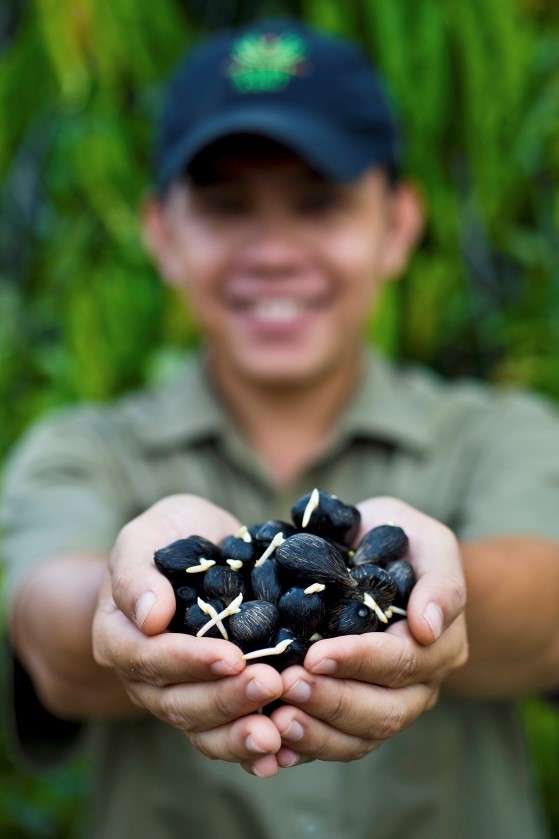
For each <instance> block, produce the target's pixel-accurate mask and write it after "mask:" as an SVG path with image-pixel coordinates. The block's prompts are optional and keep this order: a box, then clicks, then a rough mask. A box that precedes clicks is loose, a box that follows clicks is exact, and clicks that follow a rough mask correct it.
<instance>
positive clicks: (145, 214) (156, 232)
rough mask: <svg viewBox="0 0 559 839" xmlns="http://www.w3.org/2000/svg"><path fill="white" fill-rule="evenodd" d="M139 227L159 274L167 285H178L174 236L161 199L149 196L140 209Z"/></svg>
mask: <svg viewBox="0 0 559 839" xmlns="http://www.w3.org/2000/svg"><path fill="white" fill-rule="evenodd" d="M140 225H141V230H142V238H143V242H144V245H145V247H146V250H147V251H148V253H149V254H150V256H151V258H152V260H153V262H154V264H155V266H156V268H157V270H158V271H159V274H160V276H161V278H162V280H163V281H164V282H166V283H167V284H168V285H178V283H179V282H180V279H181V263H180V260H179V258H178V255H177V253H176V250H175V236H174V231H173V229H172V226H171V224H170V220H169V217H168V215H167V212H166V209H165V204H164V202H163V201H162V199H161V198H158V197H157V196H153V195H150V196H148V197H147V198H146V199H144V201H143V202H142V205H141V207H140Z"/></svg>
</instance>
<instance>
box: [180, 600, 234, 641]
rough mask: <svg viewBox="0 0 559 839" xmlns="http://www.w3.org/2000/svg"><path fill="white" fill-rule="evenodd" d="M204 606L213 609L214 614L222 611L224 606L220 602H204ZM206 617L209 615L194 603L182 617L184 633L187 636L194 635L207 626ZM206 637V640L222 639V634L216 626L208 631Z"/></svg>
mask: <svg viewBox="0 0 559 839" xmlns="http://www.w3.org/2000/svg"><path fill="white" fill-rule="evenodd" d="M202 602H204V601H202ZM206 605H209V606H210V607H211V608H212V609H214V611H215V612H216V614H217V613H219V612H221V611H223V608H224V606H225V604H224V603H223V601H222V600H210V601H206ZM208 617H209V613H208V612H207V611H203V610H202V608H201V607H200V605H199V603H194V604H193V605H192V606H189V608H188V609H187V610H186V614H185V616H184V631H185V632H186V633H187V635H196V634H197V633H198V632H199V630H200V629H202V627H203V626H205V625H206V624H207V622H208ZM207 636H208V638H222V637H223V634H222V633H221V632H220V630H219V629H218V627H217V626H214V627H212V628H211V629H210V630H209V631H208V633H207Z"/></svg>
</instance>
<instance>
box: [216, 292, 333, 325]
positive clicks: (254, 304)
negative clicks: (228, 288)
mask: <svg viewBox="0 0 559 839" xmlns="http://www.w3.org/2000/svg"><path fill="white" fill-rule="evenodd" d="M326 303H327V296H326V295H320V296H315V297H312V298H308V299H301V298H300V297H286V296H281V297H257V298H237V299H236V300H234V301H232V304H233V308H234V309H236V310H237V311H238V312H240V313H242V314H243V315H248V316H250V317H252V318H255V319H257V320H259V321H260V322H262V323H264V322H266V323H277V324H282V323H285V324H287V323H292V322H294V321H296V320H298V319H299V318H300V317H302V316H303V315H306V314H308V313H309V312H312V311H317V310H318V309H320V308H322V307H323V306H324V305H325V304H326Z"/></svg>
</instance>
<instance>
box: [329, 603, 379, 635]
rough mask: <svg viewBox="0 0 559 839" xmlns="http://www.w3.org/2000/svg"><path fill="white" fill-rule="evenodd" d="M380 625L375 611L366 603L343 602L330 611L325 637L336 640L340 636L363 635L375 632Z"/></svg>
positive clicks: (336, 604)
mask: <svg viewBox="0 0 559 839" xmlns="http://www.w3.org/2000/svg"><path fill="white" fill-rule="evenodd" d="M378 625H379V619H378V617H377V615H376V613H375V611H374V610H372V609H370V608H369V607H368V606H367V605H366V604H365V603H364V602H362V601H359V600H342V601H338V603H335V604H334V606H332V608H331V609H330V610H329V611H328V616H327V623H326V627H325V631H324V636H325V637H326V638H334V637H336V636H338V635H362V634H363V633H364V632H375V631H376V630H377V629H378Z"/></svg>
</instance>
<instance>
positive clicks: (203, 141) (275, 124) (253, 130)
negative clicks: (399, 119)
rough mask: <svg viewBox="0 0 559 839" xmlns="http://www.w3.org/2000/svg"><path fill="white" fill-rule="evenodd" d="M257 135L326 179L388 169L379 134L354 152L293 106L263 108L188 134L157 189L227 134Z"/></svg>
mask: <svg viewBox="0 0 559 839" xmlns="http://www.w3.org/2000/svg"><path fill="white" fill-rule="evenodd" d="M240 133H242V134H258V135H261V136H263V137H269V138H270V139H273V140H277V141H278V142H280V143H282V144H283V145H285V146H286V147H287V148H289V149H291V150H292V151H294V152H295V153H296V154H297V155H298V156H300V157H301V158H302V159H303V160H305V161H306V162H307V163H308V164H309V165H310V166H312V167H313V169H316V171H317V172H319V174H321V175H323V176H324V177H325V178H327V179H328V180H333V181H342V182H343V181H353V180H355V179H356V178H358V177H359V176H360V175H361V174H363V173H364V172H365V170H366V169H368V168H370V167H372V166H379V165H386V166H391V165H393V151H392V147H391V137H390V136H389V135H388V133H387V132H384V131H382V130H379V135H378V137H377V138H376V140H377V142H376V143H375V144H374V146H372V147H371V145H370V137H369V143H367V145H364V146H363V148H360V147H358V146H357V145H356V143H355V140H354V139H352V142H349V140H348V138H347V136H345V135H344V134H343V133H342V132H340V131H339V130H337V129H336V127H335V126H333V125H332V124H330V123H326V122H325V121H323V120H321V119H320V118H318V117H316V116H315V115H309V114H308V113H307V112H305V111H301V110H298V109H297V108H294V107H289V108H285V107H281V106H274V107H273V108H272V107H271V106H269V105H267V106H266V107H262V106H260V107H258V108H255V107H254V106H253V107H251V108H249V107H247V108H236V109H235V110H234V111H232V112H227V111H223V112H221V113H220V114H218V115H217V116H215V117H213V118H212V119H209V120H207V121H206V122H204V123H202V124H201V125H199V126H198V128H196V129H195V130H194V131H192V132H190V133H189V134H188V136H187V137H185V138H184V141H183V142H182V143H180V144H178V146H177V147H176V148H175V150H174V153H173V154H172V155H171V156H170V157H169V159H168V160H167V161H166V164H165V166H164V167H162V171H161V172H160V179H159V183H158V188H159V190H160V191H164V190H165V189H167V187H168V186H169V185H170V184H171V183H172V181H173V180H174V179H175V178H176V177H178V175H179V174H180V173H181V172H183V171H184V170H185V169H186V168H187V167H188V165H189V164H190V163H191V162H192V160H193V159H194V158H195V157H196V155H197V154H199V153H200V152H201V151H202V150H203V149H204V148H206V147H207V146H208V145H210V143H213V142H215V141H216V140H219V139H222V138H223V137H227V136H229V135H232V134H240Z"/></svg>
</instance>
